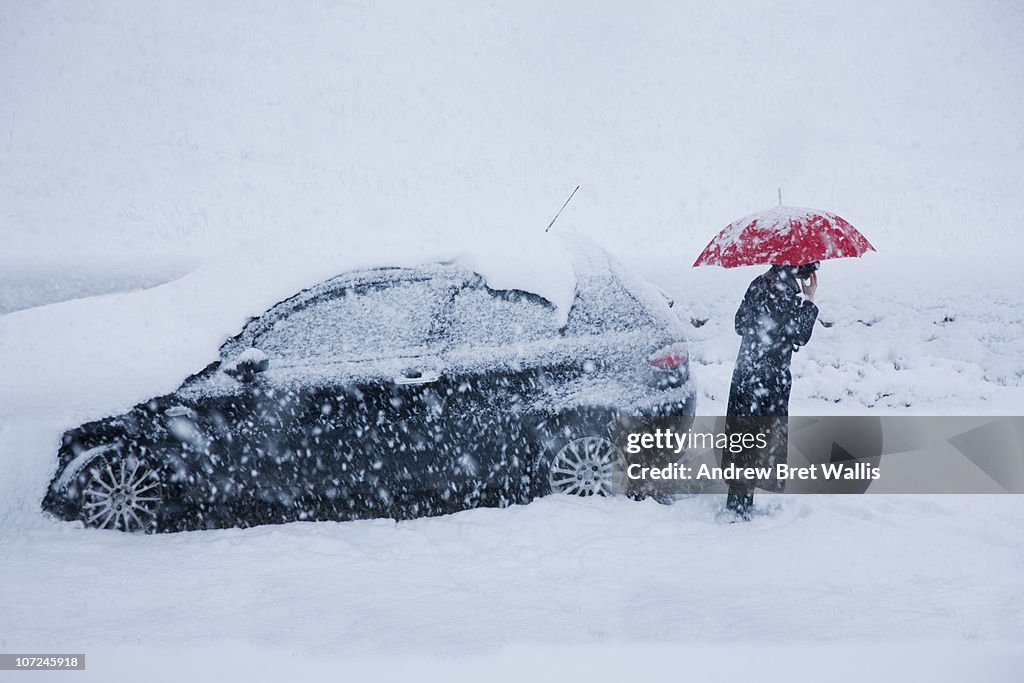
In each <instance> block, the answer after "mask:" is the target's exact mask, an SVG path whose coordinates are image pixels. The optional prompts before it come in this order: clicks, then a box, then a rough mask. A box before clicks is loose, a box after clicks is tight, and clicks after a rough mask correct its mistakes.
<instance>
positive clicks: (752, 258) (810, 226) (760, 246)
mask: <svg viewBox="0 0 1024 683" xmlns="http://www.w3.org/2000/svg"><path fill="white" fill-rule="evenodd" d="M869 250H870V251H875V248H874V247H873V246H871V243H870V242H868V240H867V238H866V237H864V235H862V234H860V232H859V231H858V230H857V229H856V228H855V227H853V226H852V225H850V224H849V223H847V222H846V221H845V220H843V219H842V218H840V217H839V216H837V215H835V214H834V213H829V212H828V211H817V210H815V209H801V208H798V207H795V206H776V207H774V208H771V209H768V210H767V211H761V212H760V213H754V214H751V215H749V216H744V217H743V218H741V219H739V220H738V221H734V222H733V223H731V224H730V225H729V227H727V228H726V229H725V230H723V231H722V232H720V233H718V236H717V237H715V239H713V240H711V243H710V244H708V246H707V247H705V248H704V251H702V252H701V254H700V256H698V257H697V260H696V261H695V262H694V264H693V266H694V267H695V268H696V267H697V266H722V267H724V268H736V267H737V266H758V265H768V264H784V265H793V266H797V265H800V264H803V263H810V262H812V261H824V260H825V259H833V258H845V257H848V256H861V255H863V254H865V253H867V252H868V251H869Z"/></svg>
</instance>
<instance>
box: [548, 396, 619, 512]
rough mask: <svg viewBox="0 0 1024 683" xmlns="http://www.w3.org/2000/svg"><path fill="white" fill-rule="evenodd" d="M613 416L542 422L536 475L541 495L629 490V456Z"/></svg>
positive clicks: (605, 493)
mask: <svg viewBox="0 0 1024 683" xmlns="http://www.w3.org/2000/svg"><path fill="white" fill-rule="evenodd" d="M609 424H610V418H609V419H599V420H594V419H584V420H581V419H579V417H578V416H574V417H572V418H567V417H562V418H559V419H557V420H552V421H550V422H547V423H545V424H544V425H542V427H541V429H540V430H538V431H540V433H541V434H542V435H543V439H542V440H543V449H542V453H541V456H540V458H539V460H538V463H537V467H536V468H535V470H534V475H533V488H534V491H535V493H536V495H537V496H538V497H540V496H546V495H548V494H552V493H562V494H567V495H574V496H594V495H600V496H613V495H618V494H622V493H625V492H626V481H627V479H626V465H627V463H626V458H625V456H624V455H623V453H622V451H621V450H620V449H619V448H618V447H617V446H616V445H615V443H614V441H613V440H612V436H611V434H610V431H609V429H608V426H609Z"/></svg>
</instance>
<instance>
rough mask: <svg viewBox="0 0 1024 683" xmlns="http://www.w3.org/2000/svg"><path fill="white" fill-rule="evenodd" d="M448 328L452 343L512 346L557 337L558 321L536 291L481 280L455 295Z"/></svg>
mask: <svg viewBox="0 0 1024 683" xmlns="http://www.w3.org/2000/svg"><path fill="white" fill-rule="evenodd" d="M447 331H448V338H449V341H450V343H451V344H452V345H453V346H458V347H461V346H473V347H478V346H513V345H516V344H522V343H526V342H531V341H537V340H539V339H546V338H550V337H554V336H557V335H558V320H557V317H556V315H555V309H554V306H552V305H551V304H550V303H548V302H547V301H545V300H544V299H542V298H541V297H539V296H537V295H535V294H529V293H527V292H521V291H517V290H493V289H489V288H487V287H486V286H484V285H483V284H482V283H478V284H476V285H471V286H468V287H466V288H464V289H462V290H460V291H459V292H458V293H457V294H456V295H455V298H454V300H453V301H452V305H451V309H450V313H449V318H448V328H447Z"/></svg>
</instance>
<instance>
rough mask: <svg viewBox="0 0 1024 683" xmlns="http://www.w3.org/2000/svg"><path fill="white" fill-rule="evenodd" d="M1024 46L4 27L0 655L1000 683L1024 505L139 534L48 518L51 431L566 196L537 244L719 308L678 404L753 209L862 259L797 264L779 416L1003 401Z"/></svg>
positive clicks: (1001, 31)
mask: <svg viewBox="0 0 1024 683" xmlns="http://www.w3.org/2000/svg"><path fill="white" fill-rule="evenodd" d="M1022 30H1024V11H1022V10H1021V8H1020V7H1019V5H1018V4H1016V3H1005V2H982V3H975V2H966V1H964V2H950V3H945V4H943V5H942V6H941V7H940V6H937V5H935V4H934V3H931V2H924V1H920V2H917V1H910V0H908V1H906V2H895V3H893V2H886V3H877V4H873V3H838V2H837V3H824V4H823V3H817V2H797V1H792V2H791V1H787V2H779V3H761V2H753V1H751V2H736V3H697V2H691V3H679V2H651V3H644V4H643V5H636V4H635V3H619V2H597V3H586V4H581V3H574V2H565V3H549V2H532V1H528V2H520V1H517V2H496V3H469V2H458V1H445V2H438V3H419V2H394V3H358V2H356V3H332V2H319V3H291V2H270V1H267V2H256V3H252V2H241V1H239V2H225V3H217V4H209V3H205V2H199V1H198V0H196V1H192V0H186V1H184V2H174V3H167V2H155V1H154V2H135V1H129V0H114V1H109V0H102V1H101V0H88V1H86V2H78V3H64V2H59V1H55V2H47V1H45V0H44V1H40V2H27V1H26V2H21V1H15V2H8V3H4V4H3V7H2V8H0V82H2V83H3V88H2V89H0V90H2V92H4V93H5V97H3V98H0V207H2V209H0V312H8V311H14V312H12V313H7V314H6V315H0V652H16V651H33V652H46V651H64V652H85V653H86V654H87V656H88V669H87V671H86V672H85V674H84V675H82V674H68V673H65V672H62V673H59V674H53V675H52V678H53V679H59V680H63V679H65V678H67V677H70V676H74V677H76V678H86V679H90V680H127V679H129V677H137V675H138V674H137V672H138V671H140V670H141V671H144V672H145V678H147V679H150V680H182V679H189V680H204V679H210V680H220V679H223V678H224V677H225V676H228V675H235V674H237V673H238V672H241V673H242V675H245V676H247V677H248V678H251V679H254V680H262V679H272V680H277V679H281V678H285V677H288V678H295V679H311V678H314V677H317V678H325V677H328V676H330V677H332V678H339V677H340V678H346V679H348V678H351V679H353V680H373V679H378V680H409V679H417V680H445V681H449V680H467V681H470V680H473V681H478V680H509V681H513V680H524V679H538V680H557V681H566V680H576V679H589V680H615V681H622V680H632V679H636V678H647V679H666V678H669V679H675V678H694V679H697V680H730V681H731V680H735V679H736V678H737V677H740V678H752V679H756V680H776V679H778V680H783V679H785V680H850V681H862V680H876V679H877V680H886V679H890V680H891V679H895V678H897V677H899V678H900V679H907V678H910V677H913V678H915V679H918V678H920V679H922V680H949V681H956V680H965V679H968V678H971V679H977V680H993V681H998V680H1007V681H1009V680H1018V679H1019V672H1020V671H1021V670H1022V669H1024V648H1022V646H1021V645H1020V643H1021V642H1024V639H1022V637H1021V636H1022V634H1024V602H1022V596H1024V502H1022V499H1021V497H1020V496H1013V495H1005V496H950V495H946V496H877V495H875V496H871V495H869V496H860V497H812V496H791V497H789V498H786V499H782V498H772V499H770V500H767V499H766V500H764V501H760V502H759V505H760V508H759V513H760V514H758V515H757V517H756V518H755V520H754V521H753V522H752V523H750V524H748V525H727V524H722V523H720V522H719V521H718V520H717V519H716V515H715V513H716V510H717V509H718V507H720V505H721V501H720V500H716V499H714V498H712V497H704V498H692V499H687V500H683V501H680V502H678V503H677V504H675V505H673V506H662V505H657V504H654V503H652V502H645V503H634V502H629V501H625V500H614V499H613V500H606V499H596V500H575V499H565V498H548V499H544V500H541V501H537V502H535V503H533V504H531V505H528V506H525V507H516V508H510V509H506V510H476V511H470V512H466V513H461V514H458V515H453V516H450V517H445V518H437V519H424V520H416V521H411V522H403V523H400V524H396V523H394V522H390V521H385V520H378V521H368V522H356V523H347V524H331V523H321V524H292V525H288V526H282V527H262V528H255V529H248V530H223V531H213V532H194V533H187V534H178V535H168V536H160V537H135V536H125V535H118V534H116V533H105V532H96V531H85V530H83V529H81V528H79V527H78V526H77V525H76V524H70V523H57V522H55V521H53V520H51V519H49V518H47V517H44V516H43V514H42V513H41V512H40V510H39V502H40V499H41V497H42V495H43V492H44V489H45V486H46V484H47V482H48V481H49V479H50V477H51V476H52V474H53V468H54V467H55V463H56V460H55V451H56V446H57V443H58V441H59V438H60V435H61V433H62V432H63V430H65V429H67V428H68V427H72V426H75V425H77V424H79V423H81V422H82V421H84V420H87V419H90V418H95V417H101V416H103V415H107V414H111V413H115V412H119V411H121V410H123V409H125V408H127V407H129V406H131V405H132V404H133V403H135V402H137V401H139V400H142V399H144V398H146V397H149V396H152V395H156V394H159V393H162V392H166V391H169V390H171V389H173V388H174V387H175V386H176V385H177V383H178V382H180V380H181V379H183V378H184V377H186V376H187V375H188V374H189V373H191V372H193V371H194V370H196V369H198V368H200V367H202V366H203V365H205V364H206V362H208V361H209V360H210V359H212V357H213V354H214V353H215V351H216V347H217V345H218V343H219V340H221V339H223V338H225V337H226V336H228V335H230V334H233V333H234V332H237V330H238V327H239V325H240V324H241V322H242V321H243V319H244V316H245V315H249V314H252V313H258V312H259V310H262V307H265V306H268V305H270V304H271V303H273V302H274V301H277V300H279V298H281V297H283V296H286V295H288V294H290V293H291V292H292V291H294V290H295V289H296V288H298V287H302V286H306V285H308V284H311V283H313V282H316V281H318V280H320V279H322V278H324V277H327V276H329V275H333V274H334V270H335V269H336V268H337V267H339V264H341V263H346V264H354V263H366V262H368V261H373V260H375V259H379V258H382V257H383V256H382V255H386V256H387V258H389V259H391V260H397V261H403V260H406V259H407V258H413V257H423V256H424V255H426V254H427V253H436V254H442V253H444V254H450V253H452V252H459V251H461V249H460V248H461V247H462V246H463V245H464V244H465V243H467V242H470V241H474V242H483V243H490V244H491V246H493V247H496V248H497V249H499V250H501V249H503V248H505V246H506V245H507V244H510V243H512V244H528V243H530V242H531V241H532V240H533V239H534V238H535V237H537V233H540V232H541V231H542V230H543V227H544V226H545V225H547V222H548V221H549V220H550V218H551V215H552V214H553V213H554V211H555V209H557V207H558V206H559V205H560V204H561V202H562V201H564V198H565V196H567V195H568V193H569V191H570V190H571V189H572V188H573V187H574V186H575V185H576V184H580V185H582V188H581V189H580V192H579V193H578V194H577V196H576V197H575V198H574V199H573V202H572V203H571V204H570V205H569V206H568V207H567V209H566V211H565V212H564V214H563V215H562V217H561V218H559V221H558V223H557V224H556V226H555V228H553V230H555V231H576V232H580V233H584V234H587V235H590V236H591V237H593V238H594V239H596V240H597V241H598V242H599V243H601V244H602V245H604V246H605V247H606V248H608V249H610V250H611V251H613V252H614V253H616V254H618V255H619V256H620V257H621V258H622V259H623V260H624V261H625V262H626V263H627V264H629V265H630V266H632V267H633V268H635V269H636V270H638V271H640V272H642V273H643V274H644V275H646V276H647V277H648V278H649V279H651V280H652V281H654V282H655V283H657V284H659V285H660V286H661V287H662V288H663V289H665V290H666V291H667V292H669V293H670V294H671V295H672V296H673V297H674V298H675V300H676V302H677V303H676V310H678V311H679V312H680V314H681V315H682V316H683V317H684V319H691V318H692V319H693V320H694V321H696V322H698V323H699V322H700V321H706V322H705V323H703V324H702V325H701V326H700V327H696V326H694V327H692V329H691V332H690V338H689V342H690V352H691V359H692V363H693V374H694V377H695V381H696V382H697V387H698V391H699V400H700V412H702V413H705V414H711V413H719V412H721V411H722V410H723V409H724V406H725V399H726V396H727V392H728V386H729V377H730V374H731V372H732V363H733V360H734V357H735V353H736V349H737V346H738V342H739V340H738V338H737V337H736V335H735V334H734V333H733V331H732V315H733V312H734V311H735V307H736V305H737V304H738V302H739V300H740V298H741V297H742V295H743V291H744V288H745V287H746V284H747V283H748V282H749V281H750V280H751V279H752V278H753V277H754V276H755V274H756V272H757V270H756V269H738V270H734V271H723V270H721V269H717V268H702V269H692V268H690V265H691V264H692V262H693V259H694V258H695V257H696V255H697V253H699V251H700V249H701V248H702V247H703V246H704V245H705V244H706V243H707V241H708V240H709V239H710V238H711V237H712V236H713V235H714V234H716V233H717V232H718V231H719V230H720V229H721V228H723V227H724V226H725V225H727V224H728V223H729V222H730V221H732V220H733V219H735V218H737V217H739V216H741V215H745V214H748V213H750V212H752V211H756V210H760V209H763V208H767V207H768V206H770V205H772V204H774V203H775V201H776V199H775V198H776V190H777V188H778V187H779V186H781V187H782V188H783V193H784V195H785V200H786V202H787V203H791V204H796V205H805V206H817V207H821V208H824V209H829V210H833V211H835V212H837V213H839V214H840V215H842V216H843V217H844V218H846V219H848V220H850V221H851V222H852V223H853V224H854V225H856V226H857V227H859V228H861V229H862V230H863V231H864V232H865V234H866V235H867V236H868V237H869V238H870V239H871V241H872V242H873V244H874V245H875V246H876V247H877V248H878V253H877V254H869V255H868V256H867V257H865V258H864V259H854V260H845V261H838V262H829V263H826V264H825V265H824V267H823V269H822V271H821V274H820V277H821V284H820V288H819V293H818V302H819V304H820V307H821V318H822V319H823V320H824V321H826V322H828V323H831V326H830V327H825V326H823V325H819V326H818V327H817V328H816V329H815V332H814V336H813V338H812V340H811V343H810V344H809V345H808V346H807V347H806V348H804V349H802V350H801V351H800V352H799V353H798V354H796V355H795V356H794V362H793V373H794V378H795V384H794V389H793V399H792V410H793V412H795V413H800V414H805V415H811V414H822V413H832V414H882V413H885V414H916V415H963V414H980V415H1020V414H1022V411H1024V296H1022V295H1021V283H1020V265H1019V262H1020V257H1019V255H1020V253H1021V251H1022V248H1024V229H1022V228H1021V223H1020V216H1021V215H1024V194H1022V193H1021V192H1020V190H1019V183H1020V178H1021V177H1024V127H1021V126H1020V120H1021V116H1022V109H1024V106H1022V104H1024V103H1022V95H1021V93H1024V43H1022V42H1021V41H1020V40H1019V35H1020V34H1021V32H1022ZM423 245H426V247H423ZM303 249H304V250H305V251H304V252H303ZM534 254H535V255H536V257H537V259H538V260H537V261H536V262H535V263H534V268H533V272H532V273H530V274H529V275H531V277H532V278H533V279H534V280H535V281H536V282H538V283H539V284H538V286H539V287H544V286H551V285H552V283H554V284H557V277H555V279H554V280H553V279H552V278H553V277H554V276H556V275H557V264H552V262H551V260H550V257H551V254H550V253H548V252H547V250H545V249H538V250H535V252H534ZM542 256H543V257H544V258H541V257H542ZM498 266H500V264H498V265H497V266H496V265H495V264H494V263H490V264H486V268H487V269H488V270H492V271H495V272H497V271H499V270H500V268H499V267H498ZM483 267H485V264H481V268H483ZM194 268H198V270H193V269H194ZM190 271H191V272H190ZM186 273H188V274H187V275H186ZM182 275H184V277H181V278H180V279H177V280H175V278H178V277H179V276H182ZM156 283H166V284H162V285H160V286H158V287H155V288H153V289H149V290H146V291H141V292H139V291H136V292H130V291H128V290H131V289H133V288H136V287H147V286H150V285H154V284H156ZM545 283H546V284H545ZM96 294H99V295H100V296H92V295H96ZM83 296H89V297H91V298H86V299H80V297H83ZM66 299H75V300H70V301H65V300H66ZM50 302H62V303H53V304H52V305H47V306H39V304H42V303H50ZM18 309H23V310H18ZM158 657H159V658H160V659H159V660H157V659H156V658H158ZM5 675H7V674H6V673H5V674H0V677H2V676H5ZM36 677H38V678H41V679H44V680H45V679H46V678H47V676H46V675H35V674H34V675H33V679H35V678H36Z"/></svg>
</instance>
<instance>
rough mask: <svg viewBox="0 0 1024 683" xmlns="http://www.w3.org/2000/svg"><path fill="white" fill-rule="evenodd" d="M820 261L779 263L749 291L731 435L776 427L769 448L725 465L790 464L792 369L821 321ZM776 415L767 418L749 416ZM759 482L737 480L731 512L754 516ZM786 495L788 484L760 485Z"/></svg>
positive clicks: (740, 315) (726, 456)
mask: <svg viewBox="0 0 1024 683" xmlns="http://www.w3.org/2000/svg"><path fill="white" fill-rule="evenodd" d="M818 265H819V263H818V262H817V261H815V262H813V263H806V264H803V265H799V266H792V265H773V266H772V267H771V269H770V270H768V272H766V273H763V274H762V275H760V276H758V277H757V278H756V279H755V280H754V281H753V282H751V283H750V286H749V287H748V288H747V293H746V295H745V296H744V297H743V303H741V304H740V307H739V310H737V311H736V323H735V324H736V333H737V334H738V335H740V336H741V337H742V338H743V340H742V342H741V343H740V350H739V353H738V354H737V356H736V368H735V370H734V371H733V373H732V387H731V389H730V391H729V407H728V412H727V417H726V431H727V432H730V433H734V432H747V433H749V432H751V431H755V430H760V431H764V429H765V427H770V431H771V433H770V434H769V435H768V437H769V438H768V447H767V448H765V449H761V450H756V449H755V450H749V451H745V452H743V453H738V454H734V453H732V452H730V451H729V450H728V449H726V450H724V451H723V453H722V465H723V467H724V466H728V465H729V464H735V465H736V466H737V467H751V466H760V467H764V466H767V467H771V468H774V467H775V465H776V464H777V463H785V462H786V455H787V453H786V451H787V447H788V445H787V441H788V434H787V429H786V418H787V416H788V415H789V392H790V388H791V386H792V383H793V377H792V375H791V374H790V370H789V366H790V361H791V360H792V358H793V352H794V351H796V350H797V349H798V348H799V347H801V346H803V345H804V344H806V343H807V342H808V341H809V340H810V338H811V332H812V331H813V330H814V321H815V320H817V318H818V307H817V306H816V305H815V304H814V294H815V292H816V291H817V289H818V276H817V273H816V272H815V271H817V269H818ZM759 417H771V418H781V419H773V420H770V421H767V420H760V421H759V420H756V419H755V420H749V419H744V418H759ZM753 484H754V483H753V482H732V483H731V484H730V486H729V495H728V498H727V499H726V508H727V509H728V510H730V511H731V512H732V513H734V514H735V515H736V516H737V517H739V518H740V519H749V518H750V509H751V507H752V506H753V502H754V485H753ZM759 485H760V486H762V487H764V488H767V489H769V490H776V491H781V490H782V488H783V485H784V482H779V481H777V480H774V479H773V480H771V481H768V482H764V481H762V482H759Z"/></svg>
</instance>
